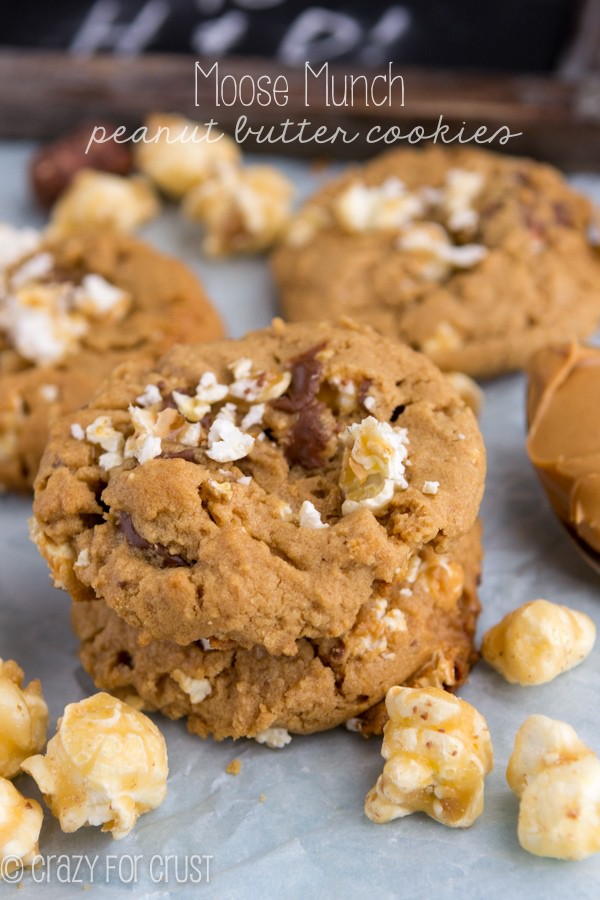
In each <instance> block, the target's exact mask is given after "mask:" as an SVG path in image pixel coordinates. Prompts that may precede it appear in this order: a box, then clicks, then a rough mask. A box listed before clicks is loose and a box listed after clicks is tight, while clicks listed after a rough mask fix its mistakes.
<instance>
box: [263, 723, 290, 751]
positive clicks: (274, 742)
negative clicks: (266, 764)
mask: <svg viewBox="0 0 600 900" xmlns="http://www.w3.org/2000/svg"><path fill="white" fill-rule="evenodd" d="M254 740H255V741H256V742H257V744H266V745H267V747H270V748H271V750H282V749H283V748H284V747H287V745H288V744H289V743H291V740H292V736H291V734H290V733H289V732H288V731H287V729H285V728H266V729H265V730H264V731H259V732H258V734H255V735H254Z"/></svg>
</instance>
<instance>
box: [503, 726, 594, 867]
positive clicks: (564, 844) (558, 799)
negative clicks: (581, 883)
mask: <svg viewBox="0 0 600 900" xmlns="http://www.w3.org/2000/svg"><path fill="white" fill-rule="evenodd" d="M506 780H507V781H508V784H509V786H510V787H511V788H512V790H513V791H514V792H515V794H516V795H517V796H518V797H519V799H520V804H519V824H518V835H519V843H520V844H521V846H522V847H523V849H524V850H527V851H528V852H529V853H534V854H535V855H536V856H550V857H554V858H556V859H585V857H587V856H591V855H592V854H593V853H598V851H600V760H599V759H598V757H597V756H596V755H595V754H594V752H593V751H592V750H591V749H590V748H589V747H587V746H586V745H585V744H584V743H583V741H581V740H580V739H579V737H578V735H577V733H576V732H575V730H574V729H573V728H571V726H570V725H568V724H567V723H566V722H559V721H556V720H554V719H549V718H548V717H547V716H529V718H528V719H527V720H526V721H525V722H524V724H523V725H522V726H521V728H520V729H519V730H518V732H517V734H516V736H515V747H514V750H513V753H512V755H511V757H510V760H509V762H508V768H507V770H506Z"/></svg>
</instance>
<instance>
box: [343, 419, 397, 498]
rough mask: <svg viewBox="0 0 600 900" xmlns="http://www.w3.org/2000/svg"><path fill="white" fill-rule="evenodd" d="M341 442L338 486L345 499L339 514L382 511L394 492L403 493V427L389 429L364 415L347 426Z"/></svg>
mask: <svg viewBox="0 0 600 900" xmlns="http://www.w3.org/2000/svg"><path fill="white" fill-rule="evenodd" d="M343 441H344V443H345V444H346V449H345V451H344V458H343V461H342V470H341V474H340V487H341V488H342V491H343V493H344V496H345V500H344V502H343V504H342V515H348V513H351V512H354V511H355V510H357V509H361V508H363V507H364V508H367V509H371V510H373V511H378V510H382V509H383V508H384V507H386V506H387V505H388V503H389V502H390V500H391V499H392V497H393V496H394V492H395V490H396V489H401V490H405V489H406V488H407V487H408V482H407V481H406V478H405V474H404V473H405V466H406V464H407V456H408V451H407V449H406V447H407V444H408V443H409V440H408V432H407V430H406V428H392V426H391V425H389V424H388V423H387V422H378V421H377V419H375V418H374V417H373V416H368V417H367V418H366V419H363V420H362V421H361V422H356V423H354V424H353V425H349V426H348V428H347V429H346V431H345V433H344V436H343Z"/></svg>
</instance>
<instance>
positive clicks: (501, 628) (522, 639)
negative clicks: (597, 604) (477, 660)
mask: <svg viewBox="0 0 600 900" xmlns="http://www.w3.org/2000/svg"><path fill="white" fill-rule="evenodd" d="M595 640H596V626H595V625H594V623H593V621H592V620H591V619H590V617H589V616H587V615H585V613H581V612H577V611H576V610H572V609H569V608H568V607H567V606H559V604H557V603H550V602H549V601H548V600H532V601H531V602H530V603H526V604H525V605H524V606H521V607H519V608H518V609H515V610H513V611H512V612H511V613H509V614H508V615H507V616H505V617H504V618H503V619H502V621H501V622H498V624H497V625H494V626H493V627H492V628H490V629H489V631H487V632H486V634H485V635H484V637H483V645H482V648H481V649H482V655H483V658H484V659H485V660H486V661H487V662H488V663H489V664H490V665H491V666H493V667H494V669H496V670H497V671H498V672H500V674H501V675H503V676H504V678H506V680H507V681H510V682H511V683H513V684H515V683H516V684H521V685H528V684H545V683H546V682H547V681H552V679H553V678H556V676H557V675H560V674H561V673H562V672H566V671H568V670H569V669H572V668H573V667H574V666H577V665H579V663H580V662H582V661H583V660H584V659H585V658H586V656H587V655H588V653H589V652H590V651H591V649H592V647H593V646H594V641H595Z"/></svg>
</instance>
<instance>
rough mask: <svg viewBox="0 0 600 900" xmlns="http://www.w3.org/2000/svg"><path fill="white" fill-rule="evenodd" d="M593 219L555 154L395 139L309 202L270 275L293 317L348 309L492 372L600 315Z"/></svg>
mask: <svg viewBox="0 0 600 900" xmlns="http://www.w3.org/2000/svg"><path fill="white" fill-rule="evenodd" d="M590 218H591V205H590V203H589V202H588V201H587V200H586V199H585V198H583V197H581V196H579V195H578V194H577V193H575V192H574V191H573V190H571V189H570V188H569V186H568V185H567V183H566V182H565V180H564V179H563V178H562V176H561V175H560V174H559V172H557V171H556V170H555V169H553V168H551V167H550V166H547V165H542V164H539V163H535V162H533V161H531V160H527V159H522V158H517V157H508V156H504V155H496V154H493V153H487V152H484V151H481V150H471V149H460V150H443V149H441V148H437V147H433V148H429V149H426V150H424V151H421V150H396V151H392V152H390V153H387V154H385V155H383V156H380V157H377V158H376V159H374V160H373V161H372V162H370V163H368V164H367V165H365V166H363V167H362V168H353V169H351V170H350V171H348V172H347V173H345V174H344V175H343V176H342V177H341V178H339V179H337V180H336V181H335V182H333V183H332V184H331V185H329V186H327V187H325V188H324V189H323V190H322V191H320V192H319V193H318V194H316V195H315V196H314V197H313V198H312V199H310V200H309V201H308V202H307V204H306V205H305V206H304V208H303V209H302V210H301V211H300V212H299V213H298V215H297V216H296V218H295V220H294V221H293V222H292V225H291V227H290V229H289V231H288V234H287V238H286V239H285V240H284V242H283V244H282V245H281V247H280V248H279V249H278V250H277V251H276V252H275V254H274V257H273V268H274V274H275V278H276V280H277V282H278V284H279V287H280V290H281V302H282V307H283V310H284V312H285V314H286V316H287V317H289V318H290V319H291V320H294V321H298V320H320V319H322V318H323V317H325V316H329V317H335V316H339V315H349V316H352V317H353V318H355V319H357V320H360V321H365V322H368V323H369V324H371V325H372V326H374V327H375V328H377V329H378V330H380V331H381V332H382V334H386V335H395V336H397V337H398V338H400V339H401V340H403V341H406V342H407V343H409V344H410V345H411V346H412V347H414V348H415V349H418V350H422V351H423V352H425V353H426V354H427V355H428V356H430V357H431V358H432V359H433V360H434V362H436V363H437V364H438V365H439V366H440V367H441V368H443V369H445V370H459V371H464V372H468V373H469V374H471V375H479V376H489V375H496V374H499V373H501V372H505V371H508V370H510V369H515V368H521V367H522V366H523V365H524V364H525V362H526V361H527V359H528V357H529V356H530V354H531V353H532V352H533V351H534V350H536V349H537V348H538V347H540V346H543V345H544V344H547V343H549V342H551V341H564V340H565V339H568V338H570V337H577V336H579V337H581V336H584V335H587V334H590V333H591V332H592V331H593V330H594V328H595V327H596V326H597V324H598V322H599V321H600V254H599V253H598V250H597V249H596V248H595V247H592V246H590V242H589V234H588V232H589V225H590Z"/></svg>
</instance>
